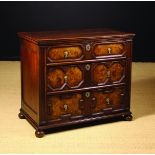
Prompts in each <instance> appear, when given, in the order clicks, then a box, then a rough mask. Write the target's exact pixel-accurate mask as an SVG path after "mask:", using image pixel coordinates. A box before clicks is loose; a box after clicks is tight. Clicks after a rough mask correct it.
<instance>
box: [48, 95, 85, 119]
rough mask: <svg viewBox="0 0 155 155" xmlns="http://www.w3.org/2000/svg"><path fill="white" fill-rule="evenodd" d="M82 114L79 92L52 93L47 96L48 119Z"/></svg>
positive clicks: (82, 105) (81, 100) (82, 108)
mask: <svg viewBox="0 0 155 155" xmlns="http://www.w3.org/2000/svg"><path fill="white" fill-rule="evenodd" d="M83 114H84V103H83V99H82V94H81V93H72V94H61V95H53V96H51V97H49V98H48V115H49V116H50V119H62V118H63V117H74V116H80V115H83Z"/></svg>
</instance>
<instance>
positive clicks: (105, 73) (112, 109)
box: [18, 29, 134, 137]
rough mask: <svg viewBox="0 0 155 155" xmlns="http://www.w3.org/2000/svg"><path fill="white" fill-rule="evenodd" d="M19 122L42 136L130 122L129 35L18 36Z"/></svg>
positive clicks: (56, 33) (106, 32) (97, 32)
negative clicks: (66, 129) (72, 127)
mask: <svg viewBox="0 0 155 155" xmlns="http://www.w3.org/2000/svg"><path fill="white" fill-rule="evenodd" d="M18 35H19V37H20V40H21V86H22V94H21V96H22V104H21V110H20V113H19V118H26V119H27V120H28V121H29V122H30V123H31V124H32V126H33V127H34V128H35V129H36V132H35V135H36V136H37V137H43V136H44V130H46V129H50V128H55V127H60V126H66V125H71V124H77V123H84V122H91V121H95V120H99V119H107V118H111V117H123V118H124V119H125V120H131V119H132V116H131V112H130V90H131V60H132V59H131V56H132V38H133V37H134V34H133V33H126V32H119V31H114V30H109V29H90V30H89V29H88V30H75V31H71V30H69V31H65V32H63V31H51V32H20V33H18Z"/></svg>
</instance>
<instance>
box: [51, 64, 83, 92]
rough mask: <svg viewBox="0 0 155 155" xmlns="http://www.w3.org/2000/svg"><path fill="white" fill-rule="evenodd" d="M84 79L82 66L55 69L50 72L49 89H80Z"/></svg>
mask: <svg viewBox="0 0 155 155" xmlns="http://www.w3.org/2000/svg"><path fill="white" fill-rule="evenodd" d="M83 79H84V71H83V69H82V67H81V66H75V65H74V66H62V67H53V68H50V69H49V71H48V87H49V88H50V89H51V90H61V89H66V88H78V87H79V86H80V85H81V84H82V83H83V81H84V80H83Z"/></svg>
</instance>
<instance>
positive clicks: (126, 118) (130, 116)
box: [124, 115, 133, 121]
mask: <svg viewBox="0 0 155 155" xmlns="http://www.w3.org/2000/svg"><path fill="white" fill-rule="evenodd" d="M132 118H133V117H132V115H127V116H124V120H125V121H132Z"/></svg>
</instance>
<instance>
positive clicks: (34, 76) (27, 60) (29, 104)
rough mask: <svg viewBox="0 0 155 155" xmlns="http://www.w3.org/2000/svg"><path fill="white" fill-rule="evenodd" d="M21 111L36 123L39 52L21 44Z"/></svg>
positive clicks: (25, 43) (33, 47) (24, 43)
mask: <svg viewBox="0 0 155 155" xmlns="http://www.w3.org/2000/svg"><path fill="white" fill-rule="evenodd" d="M21 75H22V76H21V78H22V79H21V81H22V83H21V86H22V109H23V110H24V111H25V112H26V113H28V114H29V115H30V117H31V118H32V119H34V120H35V121H36V122H38V117H37V114H38V111H39V52H38V46H36V45H34V44H32V43H30V42H27V41H25V40H22V43H21Z"/></svg>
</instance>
